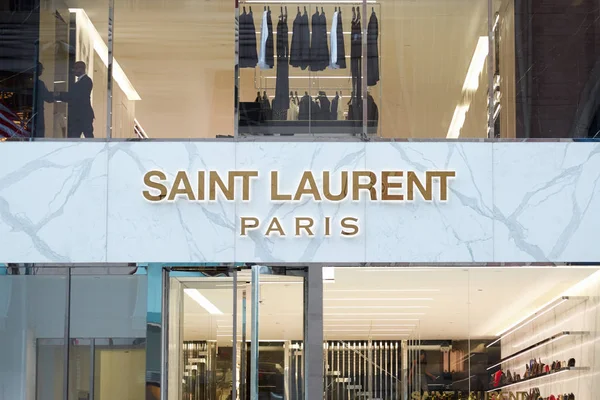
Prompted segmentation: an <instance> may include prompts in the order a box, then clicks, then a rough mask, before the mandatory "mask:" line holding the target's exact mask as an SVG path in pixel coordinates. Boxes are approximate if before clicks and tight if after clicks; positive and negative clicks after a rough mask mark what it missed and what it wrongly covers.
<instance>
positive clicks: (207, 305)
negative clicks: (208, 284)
mask: <svg viewBox="0 0 600 400" xmlns="http://www.w3.org/2000/svg"><path fill="white" fill-rule="evenodd" d="M183 291H184V293H185V294H187V295H188V296H190V298H192V299H193V300H194V301H195V302H196V303H198V304H200V306H201V307H202V308H204V309H205V310H206V311H208V312H209V313H210V314H213V315H222V314H223V312H222V311H221V310H219V309H218V308H217V306H215V305H214V304H213V303H211V302H210V301H209V300H208V299H207V298H206V297H204V296H203V295H202V294H201V293H200V292H199V291H198V290H197V289H183Z"/></svg>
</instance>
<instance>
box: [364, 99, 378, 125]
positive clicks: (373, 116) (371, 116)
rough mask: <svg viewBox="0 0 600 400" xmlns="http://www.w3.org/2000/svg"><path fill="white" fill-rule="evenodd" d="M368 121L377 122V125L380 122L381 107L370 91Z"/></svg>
mask: <svg viewBox="0 0 600 400" xmlns="http://www.w3.org/2000/svg"><path fill="white" fill-rule="evenodd" d="M367 121H369V122H370V123H375V126H377V124H378V123H379V107H377V104H375V99H374V98H373V96H371V94H370V93H369V94H368V95H367Z"/></svg>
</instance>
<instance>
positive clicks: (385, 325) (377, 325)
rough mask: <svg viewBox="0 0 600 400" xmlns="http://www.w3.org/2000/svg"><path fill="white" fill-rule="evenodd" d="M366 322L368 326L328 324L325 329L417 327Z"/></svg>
mask: <svg viewBox="0 0 600 400" xmlns="http://www.w3.org/2000/svg"><path fill="white" fill-rule="evenodd" d="M365 322H369V323H368V324H339V325H328V324H326V325H325V327H326V328H332V327H337V328H350V327H358V328H360V327H365V326H373V327H378V328H379V327H385V328H398V327H411V326H412V327H416V326H417V325H415V324H377V323H371V321H368V320H365Z"/></svg>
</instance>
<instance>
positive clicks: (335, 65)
mask: <svg viewBox="0 0 600 400" xmlns="http://www.w3.org/2000/svg"><path fill="white" fill-rule="evenodd" d="M361 4H362V2H361V1H360V0H358V1H355V2H344V3H343V6H342V4H339V5H338V4H333V3H331V2H319V1H315V2H312V3H301V4H294V3H290V4H289V7H287V6H281V5H275V4H271V3H269V2H264V3H261V2H259V1H257V2H255V1H252V2H248V3H242V5H241V7H240V134H242V135H245V134H252V135H274V134H275V135H299V136H303V135H304V136H306V135H316V136H323V135H325V136H332V135H333V136H336V135H337V136H339V135H360V134H362V132H363V124H362V119H363V114H362V86H363V85H362V83H363V79H362V78H363V77H362V34H361V26H362V25H361V24H362V22H361V21H362V19H363V18H362V16H361V15H360V13H361V9H362V6H361ZM376 8H377V11H379V7H376ZM263 32H264V33H263ZM372 32H373V34H372V35H371V36H370V39H371V40H370V42H369V49H370V53H369V54H372V57H371V59H372V61H373V71H376V67H378V60H379V56H378V53H379V51H378V40H377V35H378V34H379V33H380V31H379V27H378V26H377V24H376V23H373V24H372ZM263 38H264V43H263ZM272 38H274V39H273V40H272ZM263 54H264V55H265V57H264V58H265V60H264V62H263V57H262V56H263ZM369 62H371V61H369ZM374 82H376V78H374V77H373V84H375V83H374ZM370 93H371V94H372V97H370V98H369V104H370V106H369V110H370V114H369V115H370V117H369V119H371V120H373V122H372V123H371V124H370V125H369V126H370V129H369V133H371V134H376V133H377V120H378V115H377V111H376V107H374V106H371V105H372V104H373V103H376V102H377V101H378V100H379V99H378V92H377V91H373V92H370Z"/></svg>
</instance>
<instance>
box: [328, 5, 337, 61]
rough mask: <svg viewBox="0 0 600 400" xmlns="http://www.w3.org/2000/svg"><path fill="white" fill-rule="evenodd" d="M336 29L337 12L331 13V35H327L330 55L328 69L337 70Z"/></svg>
mask: <svg viewBox="0 0 600 400" xmlns="http://www.w3.org/2000/svg"><path fill="white" fill-rule="evenodd" d="M337 29H338V11H336V12H334V13H333V17H332V18H331V34H330V35H329V43H330V44H331V47H330V54H329V56H330V57H329V68H331V69H338V68H339V66H338V65H337V60H338V55H337Z"/></svg>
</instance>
